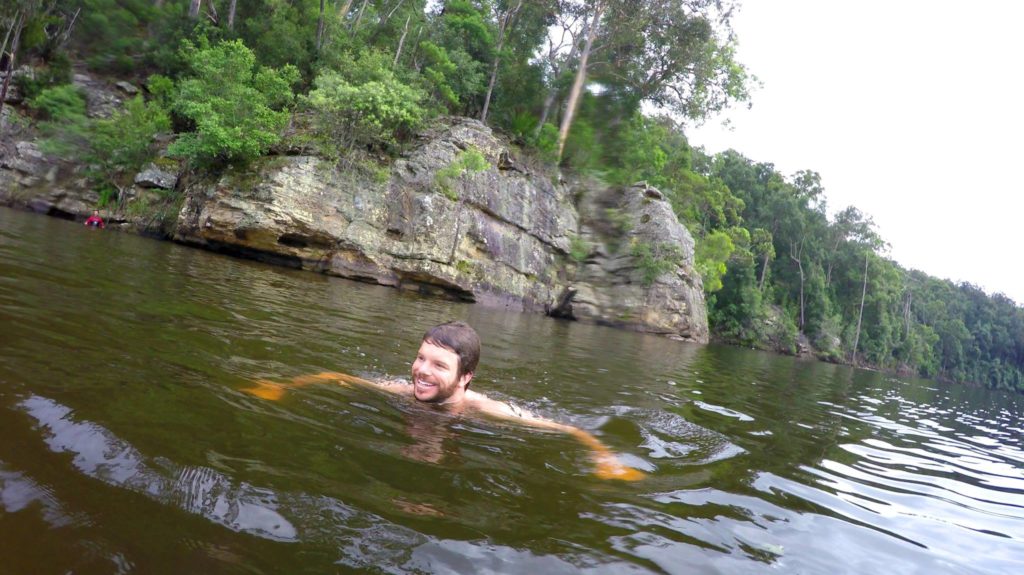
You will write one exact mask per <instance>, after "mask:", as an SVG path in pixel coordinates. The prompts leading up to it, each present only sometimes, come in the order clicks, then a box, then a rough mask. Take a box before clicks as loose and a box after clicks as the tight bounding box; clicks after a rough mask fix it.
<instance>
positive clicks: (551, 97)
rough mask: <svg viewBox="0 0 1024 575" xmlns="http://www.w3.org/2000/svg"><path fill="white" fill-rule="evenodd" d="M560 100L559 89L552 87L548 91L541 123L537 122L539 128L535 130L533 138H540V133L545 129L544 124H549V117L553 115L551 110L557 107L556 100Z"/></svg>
mask: <svg viewBox="0 0 1024 575" xmlns="http://www.w3.org/2000/svg"><path fill="white" fill-rule="evenodd" d="M557 98H558V88H557V87H556V86H552V87H551V89H550V90H548V95H547V96H545V97H544V107H543V108H542V109H541V112H540V121H539V122H537V127H536V128H534V129H533V137H534V138H536V137H537V136H540V131H541V130H542V129H543V128H544V124H546V123H547V122H548V116H550V115H551V108H554V107H555V100H556V99H557Z"/></svg>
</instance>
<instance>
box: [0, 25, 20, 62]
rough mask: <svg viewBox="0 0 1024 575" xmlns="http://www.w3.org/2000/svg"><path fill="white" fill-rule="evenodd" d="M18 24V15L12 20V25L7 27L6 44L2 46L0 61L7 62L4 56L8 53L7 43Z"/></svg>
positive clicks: (0, 46) (0, 45) (0, 48)
mask: <svg viewBox="0 0 1024 575" xmlns="http://www.w3.org/2000/svg"><path fill="white" fill-rule="evenodd" d="M17 23H18V18H17V15H15V18H14V19H13V20H11V25H10V26H8V27H7V33H6V34H4V43H3V44H0V61H3V62H6V60H4V59H3V57H4V54H5V53H7V41H8V40H10V39H11V34H12V33H14V26H15V25H16V24H17Z"/></svg>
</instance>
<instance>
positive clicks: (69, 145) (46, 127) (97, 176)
mask: <svg viewBox="0 0 1024 575" xmlns="http://www.w3.org/2000/svg"><path fill="white" fill-rule="evenodd" d="M61 88H64V87H61ZM68 88H70V86H68ZM55 91H58V89H56V88H51V89H48V90H45V91H44V92H43V94H41V95H40V97H41V98H42V99H44V100H45V101H44V102H42V103H41V104H40V105H41V106H43V107H44V108H45V109H47V110H49V111H48V112H47V114H48V115H49V116H50V118H51V119H50V120H49V121H47V122H44V123H43V124H42V125H41V128H42V131H43V133H44V134H45V135H46V138H45V139H44V140H43V141H42V142H41V146H42V149H43V150H44V151H46V152H47V153H50V154H54V155H59V156H63V157H67V158H73V159H76V160H78V161H80V162H82V163H84V164H85V165H87V166H88V171H87V175H88V176H89V178H90V180H91V181H92V182H93V183H94V184H95V185H97V186H98V189H99V193H100V207H103V206H105V205H107V204H109V203H110V202H111V201H112V199H115V198H116V197H117V195H118V194H117V186H119V185H121V184H125V183H127V181H125V180H130V179H131V177H132V176H133V175H134V174H135V172H137V171H138V169H139V168H141V167H142V165H143V164H144V163H145V162H146V161H147V160H149V159H150V157H151V156H152V154H151V152H150V144H151V142H152V140H153V136H154V135H155V134H157V133H158V132H164V131H167V130H168V129H169V128H170V119H169V118H168V116H167V111H166V110H164V108H163V107H162V106H160V105H159V104H158V103H155V102H150V103H146V102H145V101H144V100H143V98H142V96H136V97H135V98H132V99H130V100H128V101H127V102H126V103H125V106H124V108H122V109H121V110H119V111H117V112H115V113H114V114H113V115H111V116H110V117H109V118H101V119H95V120H90V119H88V118H86V117H85V106H84V102H77V103H76V100H75V97H76V95H75V93H74V92H71V93H70V94H71V95H70V96H69V95H68V94H67V93H61V94H57V95H54V92H55ZM60 91H61V92H67V91H66V90H60ZM51 95H52V96H53V97H52V98H51V97H50V96H51ZM77 97H78V98H80V96H77Z"/></svg>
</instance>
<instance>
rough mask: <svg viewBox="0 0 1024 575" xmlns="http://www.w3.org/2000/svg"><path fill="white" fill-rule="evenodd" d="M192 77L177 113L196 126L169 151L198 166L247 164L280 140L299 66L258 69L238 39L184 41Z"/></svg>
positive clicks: (184, 84)
mask: <svg viewBox="0 0 1024 575" xmlns="http://www.w3.org/2000/svg"><path fill="white" fill-rule="evenodd" d="M182 52H183V53H184V56H185V58H186V59H187V61H188V62H189V63H190V66H191V68H192V71H193V76H192V77H191V78H187V79H185V80H182V81H181V83H180V84H179V86H178V94H177V97H176V98H175V101H174V111H175V112H177V113H178V114H181V115H182V116H183V117H185V118H187V119H189V120H191V121H192V122H193V123H194V124H195V128H196V129H195V131H194V132H191V133H187V134H184V135H182V136H181V137H180V138H179V139H178V140H177V141H176V142H174V143H173V144H171V146H170V148H169V149H168V152H169V153H171V154H172V155H175V156H179V157H184V158H187V159H188V160H189V161H192V162H195V163H198V164H215V163H221V162H230V161H235V160H240V161H246V160H250V159H253V158H256V157H258V156H260V155H261V154H263V153H265V152H266V151H267V150H268V149H269V148H270V146H272V145H274V144H276V143H277V142H278V141H280V139H281V136H280V132H281V131H282V130H283V129H284V127H285V125H286V124H287V122H288V118H289V113H288V111H287V110H286V109H285V108H287V106H288V105H290V104H291V102H292V100H293V98H294V94H293V93H292V89H291V86H292V85H293V84H294V83H295V82H297V81H298V80H299V72H298V70H297V69H295V67H294V66H290V65H285V66H284V67H282V68H281V69H280V70H274V69H270V68H257V66H256V57H255V56H254V55H253V53H252V51H251V50H249V48H247V47H246V46H245V44H242V42H240V41H238V40H234V41H226V42H221V43H219V44H217V45H216V46H213V47H210V46H207V45H205V42H204V43H201V44H200V46H199V47H196V46H194V45H193V44H192V43H190V42H185V43H184V47H183V49H182Z"/></svg>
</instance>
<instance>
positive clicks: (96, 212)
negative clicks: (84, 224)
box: [92, 210, 100, 217]
mask: <svg viewBox="0 0 1024 575" xmlns="http://www.w3.org/2000/svg"><path fill="white" fill-rule="evenodd" d="M92 215H94V216H96V217H99V215H100V211H99V210H93V211H92Z"/></svg>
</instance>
